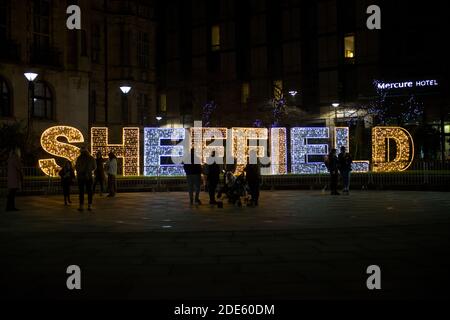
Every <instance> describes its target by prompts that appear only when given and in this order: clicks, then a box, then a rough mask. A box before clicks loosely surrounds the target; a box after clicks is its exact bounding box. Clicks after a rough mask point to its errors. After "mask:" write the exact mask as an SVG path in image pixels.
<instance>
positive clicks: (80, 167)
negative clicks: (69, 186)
mask: <svg viewBox="0 0 450 320" xmlns="http://www.w3.org/2000/svg"><path fill="white" fill-rule="evenodd" d="M75 169H76V171H77V178H78V190H79V198H80V207H79V208H78V211H84V194H85V192H86V193H87V195H88V210H89V211H92V191H93V190H92V185H93V178H92V174H93V172H94V171H95V169H96V162H95V159H94V157H92V156H91V154H90V153H89V151H88V150H87V149H86V147H83V148H81V153H80V156H79V157H78V159H77V161H76V164H75Z"/></svg>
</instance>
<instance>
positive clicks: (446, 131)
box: [444, 124, 450, 133]
mask: <svg viewBox="0 0 450 320" xmlns="http://www.w3.org/2000/svg"><path fill="white" fill-rule="evenodd" d="M444 132H445V133H450V124H447V125H445V126H444Z"/></svg>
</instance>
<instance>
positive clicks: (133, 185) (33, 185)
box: [0, 162, 450, 194]
mask: <svg viewBox="0 0 450 320" xmlns="http://www.w3.org/2000/svg"><path fill="white" fill-rule="evenodd" d="M411 168H412V169H411ZM24 175H25V179H24V187H23V191H24V193H30V194H35V193H40V194H54V193H60V192H61V183H60V179H59V178H51V177H48V176H46V175H45V174H44V173H43V172H42V171H41V170H40V169H39V168H24ZM6 177H7V170H6V168H5V167H1V166H0V190H3V191H2V193H4V192H5V190H6ZM117 184H118V190H119V191H125V192H132V191H169V190H171V191H176V190H185V189H186V186H187V184H186V179H185V177H183V176H178V177H162V176H152V177H146V176H136V177H123V176H121V175H119V176H118V179H117ZM328 184H329V175H328V174H313V175H294V174H287V175H275V176H273V175H271V176H262V188H263V189H323V188H326V187H327V186H328ZM351 188H352V189H354V190H355V189H359V190H361V189H405V190H407V189H413V190H415V189H422V190H423V189H425V190H427V189H430V190H431V189H432V190H450V166H449V164H448V163H442V162H441V163H437V162H426V163H425V162H422V163H419V162H417V163H414V164H413V165H412V166H411V167H410V169H409V170H407V171H404V172H392V173H390V172H385V173H375V172H368V173H352V174H351ZM74 189H76V187H75V188H74Z"/></svg>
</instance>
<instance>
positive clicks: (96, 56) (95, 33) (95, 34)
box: [91, 24, 101, 62]
mask: <svg viewBox="0 0 450 320" xmlns="http://www.w3.org/2000/svg"><path fill="white" fill-rule="evenodd" d="M100 42H101V38H100V26H99V25H98V24H94V25H93V26H92V47H91V49H92V62H100V54H101V46H100Z"/></svg>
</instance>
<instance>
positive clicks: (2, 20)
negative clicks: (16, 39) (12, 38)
mask: <svg viewBox="0 0 450 320" xmlns="http://www.w3.org/2000/svg"><path fill="white" fill-rule="evenodd" d="M9 17H10V13H9V1H6V0H5V1H3V0H2V1H0V41H4V40H6V39H8V38H9V37H8V36H9Z"/></svg>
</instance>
